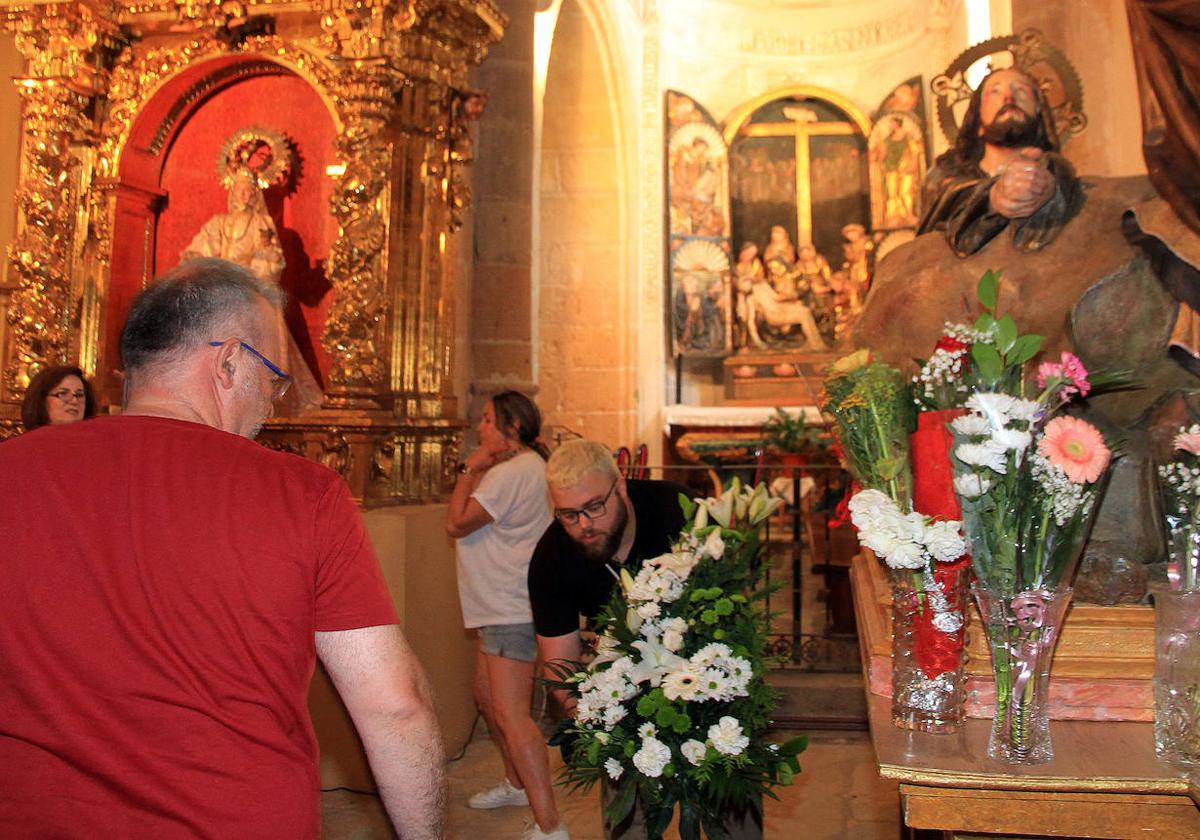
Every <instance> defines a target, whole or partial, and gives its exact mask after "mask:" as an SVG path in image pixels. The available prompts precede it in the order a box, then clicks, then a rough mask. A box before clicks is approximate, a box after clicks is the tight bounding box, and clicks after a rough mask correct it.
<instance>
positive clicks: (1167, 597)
mask: <svg viewBox="0 0 1200 840" xmlns="http://www.w3.org/2000/svg"><path fill="white" fill-rule="evenodd" d="M1154 648H1155V652H1154V749H1155V752H1157V753H1158V755H1159V757H1160V758H1163V759H1165V760H1167V761H1170V762H1173V763H1175V764H1183V765H1188V766H1200V591H1197V590H1175V589H1168V588H1167V587H1165V586H1163V587H1161V588H1155V590H1154Z"/></svg>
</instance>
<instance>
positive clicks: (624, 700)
mask: <svg viewBox="0 0 1200 840" xmlns="http://www.w3.org/2000/svg"><path fill="white" fill-rule="evenodd" d="M780 503H781V500H779V499H771V498H768V496H767V492H766V488H765V486H763V485H759V486H757V487H754V488H749V487H745V488H744V487H742V486H741V485H740V484H739V483H738V482H737V481H736V480H735V482H734V485H733V487H731V488H730V489H729V490H727V491H726V492H725V493H724V494H723V495H722V496H721V498H719V499H716V498H710V499H704V500H702V501H700V502H698V503H697V502H692V501H691V500H689V499H687V498H685V497H681V499H680V504H681V505H682V506H683V509H684V513H685V515H686V517H687V525H686V526H685V527H684V529H683V531H682V533H681V534H680V537H679V540H678V541H677V542H676V543H675V544H674V546H673V547H672V550H671V551H670V552H669V553H667V554H664V555H662V556H660V557H656V558H653V559H650V560H647V561H646V562H645V563H644V564H643V565H642V567H641V569H639V570H638V571H637V572H636V573H635V574H631V573H630V572H629V571H627V570H622V571H621V574H620V580H621V585H620V587H619V589H618V590H617V591H616V592H615V593H614V595H613V599H612V601H611V602H610V604H609V605H608V607H607V608H606V609H605V610H604V611H603V612H602V613H601V614H600V616H599V617H598V627H597V631H598V644H597V651H596V656H595V658H594V659H593V660H592V662H591V664H590V665H589V666H588V668H587V669H579V668H578V667H577V666H574V665H572V664H570V663H559V664H558V668H557V672H558V675H559V676H560V677H561V680H562V681H561V682H560V683H558V685H561V686H566V687H569V688H571V689H572V690H573V691H574V692H575V694H576V695H577V697H578V700H577V705H576V708H575V714H574V719H573V720H572V721H570V722H569V724H568V728H567V735H568V737H572V736H573V738H574V742H573V745H572V746H571V747H570V748H569V752H568V755H567V762H566V765H565V767H564V769H563V776H564V779H565V781H566V782H567V784H569V785H571V786H573V787H582V788H587V787H590V786H591V785H592V784H594V783H595V782H597V781H599V780H601V779H604V780H606V781H607V783H608V784H609V785H610V786H611V787H613V788H614V789H615V790H614V794H615V795H614V796H613V798H612V801H611V803H610V805H609V806H608V809H607V812H606V816H607V817H608V818H609V819H610V820H611V821H612V822H613V823H619V822H620V821H621V820H623V819H624V818H625V817H626V816H627V815H628V814H629V812H630V810H631V809H632V808H633V807H634V804H635V802H636V803H637V804H638V805H639V807H640V808H641V809H642V811H643V813H644V815H645V821H646V831H647V836H648V837H651V838H655V837H660V836H661V835H662V833H663V832H664V831H665V830H666V827H667V825H668V824H669V823H670V821H671V818H672V816H673V814H674V812H675V810H676V808H678V811H679V833H680V836H681V837H682V838H685V840H692V839H693V838H694V840H699V837H700V831H701V829H702V828H703V830H704V831H705V833H707V834H708V835H709V836H713V837H718V836H724V835H725V832H724V830H723V828H722V821H723V820H724V819H725V818H727V817H729V815H730V814H738V813H741V814H745V813H752V814H755V813H756V814H757V815H758V816H759V817H761V811H760V809H761V800H762V796H763V795H764V794H765V795H770V796H773V795H774V794H772V793H771V787H772V786H774V785H778V784H789V783H790V782H791V780H792V777H793V775H794V774H795V773H797V772H799V769H800V766H799V762H798V760H797V755H798V754H799V753H800V752H801V751H803V749H804V748H805V745H806V739H804V738H795V739H792V740H789V741H787V742H786V743H783V744H771V743H767V742H766V740H765V739H764V737H763V736H764V735H765V732H766V728H767V725H768V723H769V721H768V715H769V714H770V712H771V710H772V709H773V708H774V707H775V704H776V702H777V699H776V695H775V692H774V691H773V690H772V689H771V688H770V687H768V686H767V685H766V683H765V681H764V676H765V672H766V658H765V648H766V639H767V633H768V616H767V614H766V612H765V608H764V605H763V603H762V599H763V598H764V597H765V594H766V589H764V587H763V581H764V578H765V574H766V568H765V565H764V564H763V563H762V558H761V551H762V544H761V541H760V533H761V530H762V527H763V525H764V523H765V522H766V520H767V518H768V517H769V516H770V515H771V513H772V512H773V511H774V510H775V509H776V508H777V507H778V505H779V504H780Z"/></svg>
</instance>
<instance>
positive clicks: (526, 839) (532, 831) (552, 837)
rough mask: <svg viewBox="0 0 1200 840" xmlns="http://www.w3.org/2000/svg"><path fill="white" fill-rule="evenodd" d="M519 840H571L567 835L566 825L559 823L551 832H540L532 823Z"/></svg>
mask: <svg viewBox="0 0 1200 840" xmlns="http://www.w3.org/2000/svg"><path fill="white" fill-rule="evenodd" d="M521 840H571V835H570V834H568V833H567V824H566V823H561V822H560V823H559V824H558V828H556V829H553V830H552V831H542V830H541V829H540V828H538V824H537V823H533V824H532V825H531V826H529V828H527V829H525V833H524V834H522V835H521Z"/></svg>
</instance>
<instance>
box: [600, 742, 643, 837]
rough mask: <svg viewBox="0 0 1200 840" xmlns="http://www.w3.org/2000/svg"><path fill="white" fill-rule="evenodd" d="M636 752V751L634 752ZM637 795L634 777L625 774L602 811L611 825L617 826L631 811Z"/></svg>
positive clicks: (630, 774)
mask: <svg viewBox="0 0 1200 840" xmlns="http://www.w3.org/2000/svg"><path fill="white" fill-rule="evenodd" d="M634 752H637V750H634ZM636 795H637V783H636V777H635V776H634V774H632V773H626V774H625V778H624V780H623V781H622V782H621V784H620V786H619V787H618V788H617V795H616V796H614V797H613V798H612V801H611V802H609V803H608V807H607V808H605V809H604V815H605V816H606V817H608V820H609V822H610V823H611V824H612V825H618V824H619V823H621V822H622V821H623V820H624V819H625V818H626V817H628V816H629V812H630V811H632V810H633V802H634V798H635V797H636Z"/></svg>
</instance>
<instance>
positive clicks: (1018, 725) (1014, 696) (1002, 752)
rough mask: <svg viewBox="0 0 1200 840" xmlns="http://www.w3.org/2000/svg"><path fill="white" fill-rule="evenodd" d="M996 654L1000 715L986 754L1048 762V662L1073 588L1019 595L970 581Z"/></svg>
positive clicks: (1012, 760) (1014, 760)
mask: <svg viewBox="0 0 1200 840" xmlns="http://www.w3.org/2000/svg"><path fill="white" fill-rule="evenodd" d="M972 590H973V591H974V593H975V600H976V603H978V605H979V614H980V616H981V617H982V618H983V624H984V631H985V632H986V633H987V638H988V648H989V649H990V650H991V654H992V675H993V676H994V677H995V679H996V715H995V718H994V720H993V722H992V734H991V737H990V739H989V740H988V757H989V758H992V759H994V760H996V761H1005V762H1008V763H1010V764H1044V763H1045V762H1047V761H1049V760H1050V759H1052V758H1053V757H1054V748H1053V745H1052V744H1051V742H1050V707H1049V693H1050V664H1051V661H1052V660H1053V658H1054V647H1055V645H1057V644H1058V636H1059V631H1060V630H1061V628H1062V623H1063V618H1064V617H1065V616H1066V613H1067V607H1068V606H1069V605H1070V603H1071V593H1072V589H1071V587H1069V586H1066V587H1060V588H1058V589H1054V590H1049V589H1036V590H1027V591H1025V592H1019V593H1017V594H1016V595H1015V596H1012V597H1009V596H1007V595H1004V594H1001V593H998V592H995V591H993V590H991V589H988V588H987V587H984V586H982V585H980V584H979V583H978V582H977V583H975V584H974V585H973V586H972Z"/></svg>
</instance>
